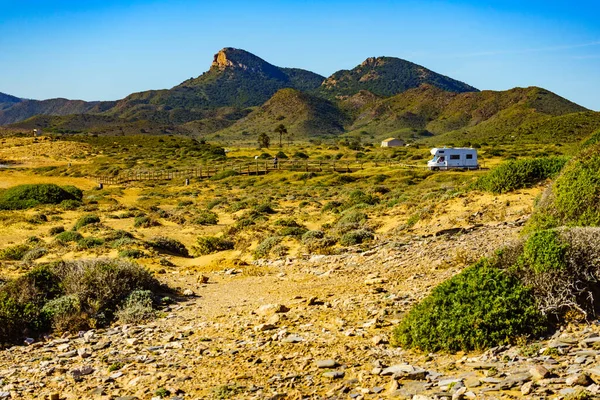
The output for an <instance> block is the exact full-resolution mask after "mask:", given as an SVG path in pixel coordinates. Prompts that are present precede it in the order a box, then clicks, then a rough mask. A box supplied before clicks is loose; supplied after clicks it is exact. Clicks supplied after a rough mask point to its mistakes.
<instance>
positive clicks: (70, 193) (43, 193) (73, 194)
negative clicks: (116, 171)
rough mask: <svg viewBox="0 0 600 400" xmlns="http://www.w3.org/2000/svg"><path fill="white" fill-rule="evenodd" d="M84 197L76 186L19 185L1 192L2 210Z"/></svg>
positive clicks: (58, 202) (20, 208) (0, 204)
mask: <svg viewBox="0 0 600 400" xmlns="http://www.w3.org/2000/svg"><path fill="white" fill-rule="evenodd" d="M82 197H83V193H82V192H81V190H79V189H77V188H76V187H74V186H64V187H60V186H58V185H54V184H31V185H19V186H14V187H12V188H9V189H6V190H4V191H3V192H2V193H0V210H23V209H27V208H32V207H35V206H37V205H41V204H60V203H61V202H63V201H64V200H76V201H81V199H82Z"/></svg>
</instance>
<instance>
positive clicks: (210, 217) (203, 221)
mask: <svg viewBox="0 0 600 400" xmlns="http://www.w3.org/2000/svg"><path fill="white" fill-rule="evenodd" d="M190 222H191V223H192V224H195V225H216V224H218V223H219V216H218V215H217V214H216V213H214V212H212V211H200V212H199V213H198V214H196V215H194V217H192V219H191V221H190Z"/></svg>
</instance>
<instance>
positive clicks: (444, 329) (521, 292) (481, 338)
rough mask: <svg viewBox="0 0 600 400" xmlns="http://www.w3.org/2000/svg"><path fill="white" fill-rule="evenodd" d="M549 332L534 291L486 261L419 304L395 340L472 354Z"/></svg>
mask: <svg viewBox="0 0 600 400" xmlns="http://www.w3.org/2000/svg"><path fill="white" fill-rule="evenodd" d="M547 329H548V326H547V323H546V319H545V318H544V316H543V315H542V314H541V313H540V312H539V311H538V309H537V308H536V304H535V299H534V297H533V293H532V291H531V289H529V288H527V287H525V286H524V285H523V284H522V283H521V282H520V281H519V279H518V278H516V277H515V276H511V275H509V274H508V273H507V272H505V271H504V270H502V269H500V268H497V267H496V266H495V265H492V262H490V261H489V260H485V259H484V260H481V261H479V262H477V263H476V264H474V265H473V266H471V267H469V268H467V269H465V270H464V271H463V272H461V273H460V274H458V275H455V276H454V277H452V278H451V279H449V280H447V281H446V282H444V283H442V284H441V285H439V286H438V287H436V288H435V289H434V290H433V292H432V293H431V295H429V296H428V297H426V298H425V299H424V300H423V301H421V302H420V303H418V304H417V305H416V306H414V307H413V308H412V309H411V310H410V312H409V313H408V315H407V316H406V317H405V318H404V319H403V320H402V321H401V322H400V325H399V326H397V327H396V329H395V330H394V333H393V342H394V344H396V345H399V346H403V347H406V348H418V349H420V350H423V351H440V350H443V351H448V352H455V351H460V350H464V351H470V350H480V349H485V348H488V347H492V346H497V345H502V344H507V343H510V341H511V339H513V338H515V337H516V336H519V335H533V336H536V337H537V336H539V335H541V334H544V333H545V332H546V331H547Z"/></svg>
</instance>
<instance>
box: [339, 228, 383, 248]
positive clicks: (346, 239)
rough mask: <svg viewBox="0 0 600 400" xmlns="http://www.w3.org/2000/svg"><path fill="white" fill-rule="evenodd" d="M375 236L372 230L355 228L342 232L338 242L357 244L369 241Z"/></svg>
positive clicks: (344, 244) (347, 244) (346, 244)
mask: <svg viewBox="0 0 600 400" xmlns="http://www.w3.org/2000/svg"><path fill="white" fill-rule="evenodd" d="M374 238H375V236H374V235H373V233H372V232H370V231H368V230H366V229H357V230H355V231H350V232H347V233H344V234H343V235H342V237H341V238H340V244H341V245H342V246H354V245H357V244H361V243H365V242H368V241H371V240H373V239H374Z"/></svg>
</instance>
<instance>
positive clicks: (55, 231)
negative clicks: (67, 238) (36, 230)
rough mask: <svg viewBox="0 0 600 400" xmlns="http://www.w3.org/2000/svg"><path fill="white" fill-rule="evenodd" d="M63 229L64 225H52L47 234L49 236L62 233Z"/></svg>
mask: <svg viewBox="0 0 600 400" xmlns="http://www.w3.org/2000/svg"><path fill="white" fill-rule="evenodd" d="M64 231H65V227H64V226H53V227H52V228H50V230H49V231H48V234H49V235H50V236H55V235H58V234H59V233H63V232H64Z"/></svg>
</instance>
